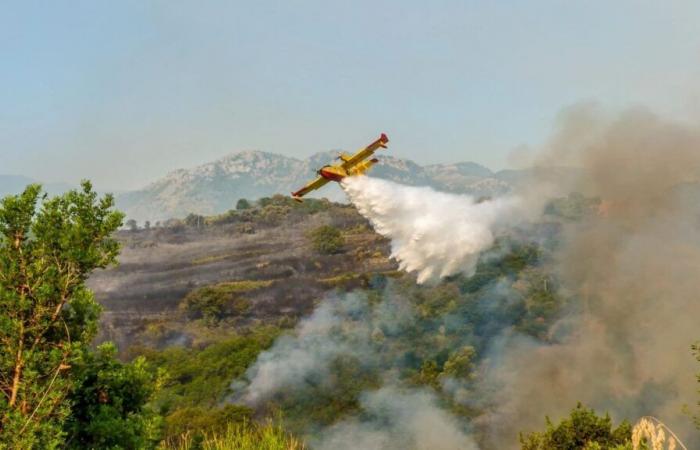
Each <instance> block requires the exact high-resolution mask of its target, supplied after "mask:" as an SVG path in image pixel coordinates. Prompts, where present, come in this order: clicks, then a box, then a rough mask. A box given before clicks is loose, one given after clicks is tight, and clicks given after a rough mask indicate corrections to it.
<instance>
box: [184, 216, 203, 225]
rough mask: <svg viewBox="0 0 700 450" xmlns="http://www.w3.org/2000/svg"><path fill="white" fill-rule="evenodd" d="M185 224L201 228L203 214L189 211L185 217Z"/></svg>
mask: <svg viewBox="0 0 700 450" xmlns="http://www.w3.org/2000/svg"><path fill="white" fill-rule="evenodd" d="M185 225H187V226H188V227H195V228H201V227H203V226H204V216H200V215H199V214H195V213H189V214H188V215H187V217H185Z"/></svg>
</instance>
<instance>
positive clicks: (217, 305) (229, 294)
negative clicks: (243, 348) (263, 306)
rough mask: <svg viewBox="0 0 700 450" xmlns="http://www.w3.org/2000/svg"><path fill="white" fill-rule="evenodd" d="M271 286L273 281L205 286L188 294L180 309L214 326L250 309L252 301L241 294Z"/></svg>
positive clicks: (193, 317) (235, 282)
mask: <svg viewBox="0 0 700 450" xmlns="http://www.w3.org/2000/svg"><path fill="white" fill-rule="evenodd" d="M270 284H272V281H246V280H243V281H230V282H225V283H219V284H216V285H213V286H205V287H202V288H199V289H195V290H194V291H192V292H190V293H189V294H187V296H186V297H185V298H184V299H183V300H182V302H181V303H180V308H181V309H183V310H184V311H185V312H186V313H187V315H188V317H189V318H191V319H200V318H201V319H204V321H205V322H206V323H207V324H208V325H214V324H216V323H217V322H218V321H219V320H221V319H222V318H224V317H226V316H237V315H241V314H244V313H245V312H247V311H248V309H250V307H251V302H250V300H247V299H245V298H243V297H241V296H240V294H241V293H244V292H248V291H252V290H254V289H260V288H262V287H267V286H269V285H270Z"/></svg>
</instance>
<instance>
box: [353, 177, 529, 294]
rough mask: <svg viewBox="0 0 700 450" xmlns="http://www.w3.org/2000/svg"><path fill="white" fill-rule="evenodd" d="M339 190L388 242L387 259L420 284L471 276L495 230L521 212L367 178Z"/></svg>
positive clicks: (505, 204) (501, 201)
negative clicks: (414, 276)
mask: <svg viewBox="0 0 700 450" xmlns="http://www.w3.org/2000/svg"><path fill="white" fill-rule="evenodd" d="M343 189H345V192H346V193H347V194H348V197H349V198H350V201H351V202H352V203H353V204H354V205H355V207H357V210H358V211H359V212H360V214H362V215H363V216H365V217H366V218H367V219H368V220H369V221H370V223H371V224H372V226H373V227H374V229H375V231H377V233H379V234H381V235H383V236H385V237H388V238H389V239H391V256H392V257H393V258H395V259H396V260H397V261H398V263H399V268H400V269H402V270H405V271H407V272H415V273H416V275H417V281H418V283H424V282H426V281H430V280H435V279H437V278H443V277H446V276H449V275H454V274H456V273H460V272H461V273H465V274H467V275H471V274H472V273H473V272H474V266H475V264H476V261H477V259H478V257H479V254H480V253H481V252H482V251H484V250H486V249H488V248H489V247H490V246H491V245H493V242H494V235H495V232H496V230H497V229H498V228H499V227H502V226H503V225H504V224H506V223H512V222H513V221H515V220H517V219H520V218H521V217H522V215H523V208H524V204H523V202H522V201H521V200H520V199H519V198H516V197H503V198H497V199H493V200H486V201H481V202H479V201H477V200H476V199H474V198H473V197H470V196H467V195H456V194H447V193H444V192H438V191H435V190H433V189H431V188H429V187H410V186H404V185H401V184H397V183H394V182H391V181H386V180H380V179H376V178H371V177H365V176H360V177H349V178H346V179H345V180H343Z"/></svg>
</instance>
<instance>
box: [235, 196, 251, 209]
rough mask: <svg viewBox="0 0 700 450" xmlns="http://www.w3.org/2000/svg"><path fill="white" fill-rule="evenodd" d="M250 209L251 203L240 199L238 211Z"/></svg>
mask: <svg viewBox="0 0 700 450" xmlns="http://www.w3.org/2000/svg"><path fill="white" fill-rule="evenodd" d="M250 208H251V204H250V202H249V201H248V200H246V199H244V198H241V199H239V200H238V202H237V203H236V209H238V210H242V209H250Z"/></svg>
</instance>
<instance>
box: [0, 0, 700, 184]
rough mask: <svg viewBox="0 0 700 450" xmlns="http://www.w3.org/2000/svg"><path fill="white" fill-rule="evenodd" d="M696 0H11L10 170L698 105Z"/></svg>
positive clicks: (444, 151)
mask: <svg viewBox="0 0 700 450" xmlns="http://www.w3.org/2000/svg"><path fill="white" fill-rule="evenodd" d="M699 79H700V2H699V1H697V0H687V1H675V0H655V1H641V0H640V1H622V0H621V1H617V0H581V1H574V0H559V1H541V0H537V1H533V0H528V1H505V0H502V1H500V0H499V1H496V0H482V1H467V0H462V1H457V0H454V1H423V2H418V1H414V0H397V1H377V0H372V1H357V0H355V1H330V0H319V1H316V0H307V1H296V0H285V1H263V0H260V1H247V2H243V1H227V2H224V1H221V2H214V1H208V2H207V1H192V2H183V1H162V2H159V1H123V0H121V1H115V2H102V1H99V2H96V1H85V2H79V1H65V2H58V1H56V2H38V1H37V2H30V1H17V2H8V1H3V2H2V6H1V7H0V86H1V87H0V155H1V156H2V159H1V162H0V173H13V174H22V175H27V176H31V177H34V178H37V179H41V180H44V181H57V180H63V181H68V182H76V181H77V180H79V179H80V178H84V177H89V178H92V179H93V180H94V181H95V184H96V185H97V186H98V187H108V188H111V189H130V188H135V187H139V186H142V185H144V184H145V183H146V182H148V181H152V180H153V179H155V178H157V177H159V176H162V175H163V174H165V173H166V172H168V171H170V170H172V169H175V168H179V167H189V166H192V165H196V164H199V163H203V162H207V161H210V160H214V159H216V158H219V157H221V156H223V155H225V154H227V153H230V152H233V151H238V150H245V149H260V150H265V151H271V152H277V153H283V154H286V155H294V156H298V157H305V156H308V155H310V154H312V153H315V152H317V151H322V150H328V149H333V148H346V149H348V150H354V149H355V148H356V147H359V146H362V145H363V144H365V143H367V142H369V141H370V140H372V139H374V138H375V137H376V136H377V135H378V134H379V133H380V132H382V131H384V132H386V133H387V134H388V135H389V137H390V138H391V146H390V151H391V152H392V154H394V155H396V156H399V157H406V158H411V159H413V160H415V161H417V162H419V163H435V162H454V161H461V160H473V161H477V162H480V163H483V164H486V165H488V166H491V167H493V168H501V167H504V166H506V165H507V157H508V154H509V152H511V151H512V150H513V149H514V148H516V147H518V146H520V145H523V144H526V145H537V144H538V143H540V142H541V141H542V140H543V139H545V138H546V136H547V135H548V134H549V132H550V130H551V127H552V122H553V119H554V117H555V116H556V114H557V112H558V111H559V110H560V109H561V108H562V107H564V106H567V105H570V104H572V103H574V102H577V101H582V100H583V101H590V100H594V101H600V102H602V103H603V104H604V105H605V106H608V107H612V108H619V107H623V106H627V105H630V104H645V105H648V106H650V107H651V108H653V109H655V110H657V111H661V112H662V113H665V114H674V115H677V116H686V115H693V116H694V115H696V114H697V113H699V112H700V106H698V105H700V95H698V94H699V93H700V84H698V80H699Z"/></svg>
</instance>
